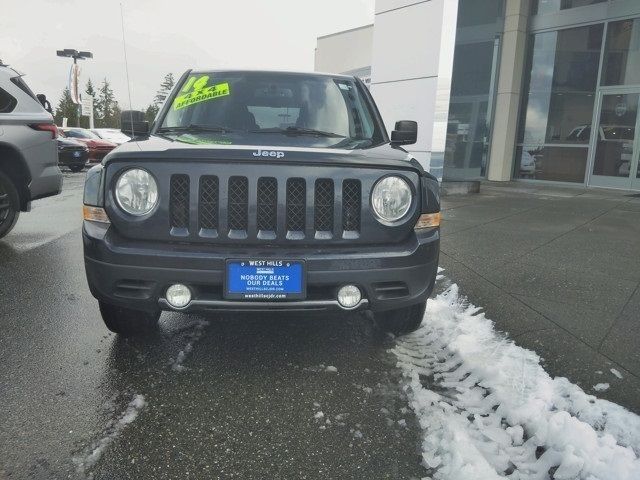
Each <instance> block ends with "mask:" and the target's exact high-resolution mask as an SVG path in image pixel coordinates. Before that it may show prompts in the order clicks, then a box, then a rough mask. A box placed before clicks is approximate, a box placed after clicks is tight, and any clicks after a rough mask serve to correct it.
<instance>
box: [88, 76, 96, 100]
mask: <svg viewBox="0 0 640 480" xmlns="http://www.w3.org/2000/svg"><path fill="white" fill-rule="evenodd" d="M85 93H86V94H87V95H91V96H92V97H93V98H96V89H95V88H94V87H93V82H92V81H91V79H89V80H87V87H86V89H85Z"/></svg>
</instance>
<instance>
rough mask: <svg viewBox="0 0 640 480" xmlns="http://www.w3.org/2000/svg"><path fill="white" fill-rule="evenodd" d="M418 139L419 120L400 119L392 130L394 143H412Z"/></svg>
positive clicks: (392, 141)
mask: <svg viewBox="0 0 640 480" xmlns="http://www.w3.org/2000/svg"><path fill="white" fill-rule="evenodd" d="M417 140H418V122H414V121H413V120H400V121H398V122H396V128H395V129H394V130H393V131H392V132H391V143H392V144H394V145H411V144H413V143H416V141H417Z"/></svg>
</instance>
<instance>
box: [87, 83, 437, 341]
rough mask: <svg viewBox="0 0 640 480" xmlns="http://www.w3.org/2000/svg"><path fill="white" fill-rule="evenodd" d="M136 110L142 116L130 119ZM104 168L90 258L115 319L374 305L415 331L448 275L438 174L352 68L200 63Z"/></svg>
mask: <svg viewBox="0 0 640 480" xmlns="http://www.w3.org/2000/svg"><path fill="white" fill-rule="evenodd" d="M129 120H130V121H129ZM134 120H135V118H134V117H133V114H132V115H131V117H129V116H128V115H125V116H124V119H123V121H124V122H125V123H124V125H123V127H124V128H123V130H125V131H126V133H128V134H133V136H135V137H136V138H134V140H133V141H131V142H129V143H126V144H124V145H122V146H121V147H119V148H118V149H116V150H115V151H114V152H112V153H110V154H109V155H108V156H107V157H106V158H105V159H104V161H103V162H102V164H101V165H98V166H96V167H94V168H92V169H91V170H90V171H89V173H88V175H87V180H86V184H85V196H84V204H85V205H84V219H85V221H84V227H83V240H84V255H85V266H86V273H87V279H88V282H89V286H90V288H91V292H92V293H93V295H94V296H95V297H96V298H97V299H98V301H99V304H100V311H101V313H102V317H103V319H104V321H105V324H106V325H107V327H108V328H109V329H110V330H112V331H114V332H117V333H121V334H132V333H136V332H141V331H144V330H146V329H148V328H150V327H152V326H154V325H155V324H156V323H157V321H158V318H159V315H160V312H161V310H173V311H181V312H191V311H197V310H253V311H265V310H282V311H298V312H305V311H326V310H370V311H372V312H373V314H374V316H375V318H376V321H377V322H378V323H379V324H381V325H382V326H384V327H385V328H387V329H389V330H391V331H394V332H397V333H402V332H407V331H411V330H414V329H416V328H417V327H418V326H419V325H420V323H421V321H422V317H423V316H424V311H425V305H426V301H427V298H428V296H429V295H430V293H431V291H432V289H433V285H434V282H435V277H436V271H437V266H438V254H439V242H440V231H439V224H440V204H439V186H438V181H437V180H436V179H435V178H434V177H433V176H431V175H430V174H429V173H427V172H425V171H424V170H423V168H422V167H421V166H420V164H419V163H418V162H417V161H416V160H415V159H413V158H412V157H411V155H409V154H408V153H407V152H406V151H405V150H403V148H402V147H401V145H403V144H410V143H414V142H415V140H416V134H417V126H416V124H415V122H411V121H404V122H398V123H397V124H396V129H395V130H394V131H393V132H392V135H391V139H389V138H388V137H387V134H386V131H385V128H384V125H383V123H382V119H381V117H380V114H379V113H378V110H377V108H376V106H375V104H374V102H373V99H372V97H371V95H370V93H369V91H368V90H367V88H366V87H365V85H364V84H363V83H362V82H361V81H360V80H358V79H356V78H354V77H348V76H339V75H323V74H307V73H284V72H257V71H256V72H252V71H198V72H195V71H188V72H186V73H185V74H184V75H183V76H182V78H181V80H180V81H179V82H178V84H177V85H176V88H175V89H174V91H173V93H172V95H171V96H170V97H169V98H168V99H167V102H166V104H165V105H164V107H163V108H162V110H161V111H160V113H159V115H158V117H157V119H156V121H155V122H154V124H153V126H152V128H151V129H150V131H149V127H148V124H146V123H145V122H139V121H138V122H137V121H134Z"/></svg>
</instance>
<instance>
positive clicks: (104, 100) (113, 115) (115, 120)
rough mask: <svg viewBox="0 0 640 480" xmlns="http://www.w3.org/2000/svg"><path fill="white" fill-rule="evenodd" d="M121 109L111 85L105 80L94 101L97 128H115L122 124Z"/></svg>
mask: <svg viewBox="0 0 640 480" xmlns="http://www.w3.org/2000/svg"><path fill="white" fill-rule="evenodd" d="M119 112H120V108H119V107H118V102H116V99H115V96H114V94H113V90H112V89H111V84H110V83H109V81H108V80H107V79H106V78H105V79H104V80H103V81H102V84H101V85H100V87H99V88H98V92H97V97H96V100H95V101H94V123H95V126H96V128H115V126H117V125H118V124H119V123H120V115H119Z"/></svg>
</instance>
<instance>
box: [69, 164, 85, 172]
mask: <svg viewBox="0 0 640 480" xmlns="http://www.w3.org/2000/svg"><path fill="white" fill-rule="evenodd" d="M83 168H84V165H69V170H71V171H72V172H73V173H78V172H81V171H82V169H83Z"/></svg>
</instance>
